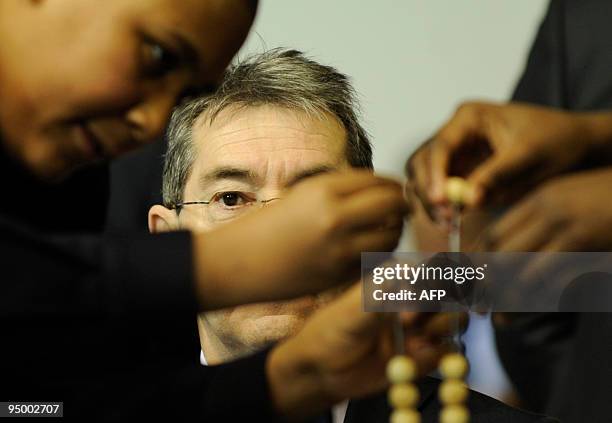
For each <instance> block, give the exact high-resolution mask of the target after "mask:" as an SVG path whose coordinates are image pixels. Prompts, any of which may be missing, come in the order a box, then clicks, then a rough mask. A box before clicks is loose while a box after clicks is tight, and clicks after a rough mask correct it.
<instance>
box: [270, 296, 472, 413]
mask: <svg viewBox="0 0 612 423" xmlns="http://www.w3.org/2000/svg"><path fill="white" fill-rule="evenodd" d="M391 316H392V315H390V314H377V313H365V312H363V311H362V302H361V286H360V284H356V285H355V286H353V287H352V288H351V289H349V290H348V291H347V292H346V293H345V294H344V295H343V296H342V297H340V298H338V299H337V300H336V301H334V302H332V303H330V304H329V305H328V306H326V307H324V308H322V309H320V310H318V311H317V312H316V313H315V314H313V315H312V316H311V317H310V318H309V319H308V320H307V322H306V324H305V325H304V327H303V328H302V330H301V331H300V332H299V333H298V334H297V335H295V336H294V337H292V338H289V339H288V340H286V341H285V342H283V343H281V344H279V345H278V346H276V347H275V348H274V349H273V350H272V352H271V353H270V356H269V359H268V365H267V374H268V377H269V382H270V390H271V394H272V399H273V401H274V404H275V407H276V409H277V410H278V411H279V413H280V414H281V415H283V416H285V417H288V418H290V419H300V418H305V417H308V416H309V415H312V414H316V413H317V412H320V411H322V410H324V409H325V408H329V407H331V406H332V405H333V404H336V403H338V402H339V401H341V400H343V399H346V398H357V397H362V396H365V395H368V394H372V393H374V392H377V391H380V390H382V389H384V388H385V387H386V386H387V379H386V375H385V369H386V366H387V362H388V361H389V359H390V358H391V357H392V356H393V355H394V351H393V342H392V341H393V340H392V337H391V333H392V327H391V324H392V321H391ZM453 316H456V314H453V315H451V314H450V313H445V314H442V313H403V314H402V319H403V323H404V325H405V327H406V329H407V330H408V335H407V336H406V345H405V346H406V352H407V354H409V355H411V356H412V357H413V358H414V360H415V361H416V363H417V367H418V372H419V374H420V375H425V374H427V373H429V372H430V371H431V370H433V369H434V368H435V367H436V366H437V363H438V362H439V360H440V358H441V356H442V355H443V354H444V353H445V352H447V351H448V349H449V348H450V345H449V344H448V343H447V342H444V341H445V340H447V339H448V336H449V335H450V334H451V333H452V328H453V327H454V325H453V324H451V320H450V319H451V318H453ZM458 317H459V318H460V320H461V322H462V324H463V326H465V324H466V323H467V315H466V314H459V315H458Z"/></svg>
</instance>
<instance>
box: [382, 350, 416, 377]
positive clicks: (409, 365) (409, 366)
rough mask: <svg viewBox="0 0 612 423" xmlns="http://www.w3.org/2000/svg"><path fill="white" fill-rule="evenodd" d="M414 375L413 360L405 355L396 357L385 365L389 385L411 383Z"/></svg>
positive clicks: (414, 366)
mask: <svg viewBox="0 0 612 423" xmlns="http://www.w3.org/2000/svg"><path fill="white" fill-rule="evenodd" d="M416 374H417V367H416V364H415V363H414V360H413V359H411V358H410V357H407V356H405V355H396V356H395V357H393V358H392V359H391V360H389V363H388V364H387V378H388V379H389V381H390V382H391V383H406V382H412V381H413V380H414V378H415V377H416Z"/></svg>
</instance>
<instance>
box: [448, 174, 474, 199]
mask: <svg viewBox="0 0 612 423" xmlns="http://www.w3.org/2000/svg"><path fill="white" fill-rule="evenodd" d="M468 194H469V186H468V183H467V181H466V180H465V179H463V178H459V177H457V176H451V177H450V178H448V179H447V180H446V197H447V198H448V201H450V202H451V203H453V204H463V203H465V201H466V198H467V196H468Z"/></svg>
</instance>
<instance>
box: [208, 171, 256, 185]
mask: <svg viewBox="0 0 612 423" xmlns="http://www.w3.org/2000/svg"><path fill="white" fill-rule="evenodd" d="M221 179H234V180H238V181H243V182H248V183H253V182H254V181H255V180H256V179H257V175H256V174H255V173H254V172H253V171H251V170H248V169H240V168H237V167H231V166H222V167H218V168H216V169H213V170H211V171H210V172H207V173H205V174H204V175H202V176H200V178H199V180H198V182H199V184H200V186H202V187H206V186H208V185H209V184H210V183H212V182H216V181H219V180H221Z"/></svg>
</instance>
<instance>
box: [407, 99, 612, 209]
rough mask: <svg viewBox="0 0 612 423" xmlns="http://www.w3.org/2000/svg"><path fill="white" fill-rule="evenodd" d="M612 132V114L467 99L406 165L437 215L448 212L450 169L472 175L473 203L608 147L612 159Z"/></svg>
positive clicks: (517, 192) (523, 188) (499, 198)
mask: <svg viewBox="0 0 612 423" xmlns="http://www.w3.org/2000/svg"><path fill="white" fill-rule="evenodd" d="M611 135H612V119H611V118H610V114H609V113H569V112H565V111H561V110H556V109H552V108H545V107H539V106H533V105H527V104H520V103H509V104H492V103H479V102H471V103H464V104H462V105H461V106H460V107H459V108H458V109H457V111H456V112H455V114H454V116H453V117H452V118H451V119H450V120H449V121H448V122H447V123H446V124H445V125H444V126H443V127H442V129H440V130H439V131H438V132H437V133H436V135H435V136H434V137H433V138H432V139H431V140H429V141H428V142H427V143H425V144H424V145H423V146H422V147H421V148H420V149H419V150H417V152H415V153H414V154H413V156H412V157H411V158H410V159H409V160H408V162H407V164H406V171H407V173H408V176H409V178H410V180H411V183H412V185H413V187H414V191H415V193H416V194H417V195H418V196H419V198H420V199H421V201H422V202H423V204H424V205H425V208H426V210H427V212H428V214H429V215H430V216H431V217H432V218H434V219H438V218H440V217H444V216H445V215H446V214H448V207H447V206H448V201H447V199H446V195H445V183H446V179H447V177H448V176H449V175H458V176H463V177H467V179H468V182H470V186H471V187H472V192H471V193H470V194H471V195H469V198H467V199H466V200H467V205H468V206H472V207H476V206H480V205H483V204H484V203H488V204H490V203H493V202H506V201H508V200H511V199H515V198H516V197H518V196H521V195H523V194H524V193H525V192H527V191H528V190H529V189H531V188H532V187H533V186H535V185H536V184H538V183H540V182H541V181H543V180H545V179H546V178H549V177H551V176H554V175H558V174H559V173H562V172H564V171H568V170H571V169H573V168H575V167H577V166H579V165H581V164H583V163H584V162H585V161H586V160H587V159H588V158H589V157H591V156H595V155H600V156H601V153H605V154H606V155H608V157H607V159H608V160H609V158H610V156H609V151H610V145H612V136H611ZM436 211H437V213H436ZM444 212H446V213H444ZM440 214H442V216H440Z"/></svg>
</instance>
